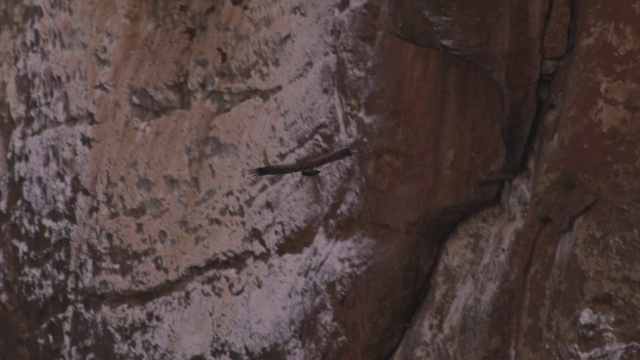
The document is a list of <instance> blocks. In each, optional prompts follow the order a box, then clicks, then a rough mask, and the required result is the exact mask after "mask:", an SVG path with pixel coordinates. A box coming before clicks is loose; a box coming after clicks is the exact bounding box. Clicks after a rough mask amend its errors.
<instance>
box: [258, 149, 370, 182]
mask: <svg viewBox="0 0 640 360" xmlns="http://www.w3.org/2000/svg"><path fill="white" fill-rule="evenodd" d="M357 153H358V147H357V146H355V145H351V146H349V147H346V148H344V149H342V150H338V151H334V152H331V153H327V154H322V155H319V156H315V157H311V158H307V159H304V160H300V161H298V162H295V163H293V164H283V165H271V166H265V167H259V168H255V169H251V170H249V173H250V174H251V175H253V176H255V177H258V176H262V175H284V174H290V173H295V172H301V173H302V175H304V176H316V175H318V174H319V173H320V170H317V169H316V168H317V167H320V166H322V165H325V164H328V163H330V162H333V161H338V160H340V159H344V158H346V157H348V156H351V155H356V154H357Z"/></svg>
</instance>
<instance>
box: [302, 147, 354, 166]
mask: <svg viewBox="0 0 640 360" xmlns="http://www.w3.org/2000/svg"><path fill="white" fill-rule="evenodd" d="M357 153H358V147H357V146H356V145H351V146H349V147H346V148H344V149H342V150H338V151H335V152H332V153H328V154H324V155H320V156H316V157H314V158H311V159H307V160H306V161H304V164H303V166H302V167H303V168H305V169H306V168H315V167H318V166H322V165H324V164H328V163H330V162H332V161H337V160H340V159H344V158H346V157H348V156H351V155H356V154H357Z"/></svg>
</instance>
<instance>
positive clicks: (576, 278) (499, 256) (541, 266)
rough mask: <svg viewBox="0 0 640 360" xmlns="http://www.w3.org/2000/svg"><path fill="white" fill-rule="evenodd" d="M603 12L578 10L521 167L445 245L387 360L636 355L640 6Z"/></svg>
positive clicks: (596, 7) (639, 348) (600, 5)
mask: <svg viewBox="0 0 640 360" xmlns="http://www.w3.org/2000/svg"><path fill="white" fill-rule="evenodd" d="M609 5H610V3H607V2H604V1H596V2H591V3H589V4H586V3H584V4H582V3H581V5H580V6H577V7H576V9H577V12H576V13H575V14H574V15H573V16H574V18H573V19H572V20H571V21H573V22H575V26H576V28H575V36H576V37H575V39H573V42H574V44H575V46H574V48H573V49H572V51H571V52H569V53H568V55H567V57H565V58H564V60H562V61H560V64H559V67H558V71H557V72H556V73H555V75H554V77H553V80H552V84H551V87H550V89H549V91H550V94H549V96H548V97H547V98H546V99H545V102H544V103H542V104H541V108H540V109H541V112H540V119H539V120H538V121H539V124H538V127H537V132H536V134H537V137H536V140H535V143H534V144H532V147H531V149H532V150H531V152H530V153H529V155H528V159H527V163H528V165H527V167H526V168H525V169H524V171H523V172H522V174H520V175H518V176H517V177H516V178H515V179H514V180H512V181H511V182H510V185H509V186H508V187H506V188H505V190H504V192H503V194H502V200H501V201H502V203H501V205H500V206H496V207H494V208H490V209H487V210H483V211H482V212H480V213H478V214H476V215H474V216H473V217H470V218H469V219H468V220H467V221H465V222H464V223H463V224H462V225H461V226H460V227H459V228H458V229H457V230H456V232H454V233H453V235H452V236H451V237H450V238H449V239H448V240H447V242H446V245H445V248H444V251H443V255H442V256H441V258H440V259H439V263H438V265H437V267H436V269H435V270H434V272H433V275H432V277H431V280H430V281H431V282H430V289H433V290H432V291H430V292H429V294H428V295H427V298H426V300H425V302H424V303H423V304H422V306H421V308H420V310H419V315H418V316H417V318H416V319H415V321H416V323H415V324H416V325H415V326H413V327H412V328H411V329H410V330H409V331H408V333H407V335H406V336H405V337H404V339H403V343H402V344H401V346H400V347H399V350H398V351H397V352H396V355H395V358H396V359H415V358H438V359H450V358H455V359H457V358H492V359H497V358H500V359H503V358H511V359H521V358H522V359H550V358H566V359H569V358H571V359H573V358H583V359H584V358H607V359H609V358H611V359H613V358H625V359H627V358H629V359H631V358H636V357H637V356H638V354H640V344H639V343H638V341H637V339H638V328H637V324H638V323H639V322H640V318H639V316H638V313H637V311H635V310H632V309H637V308H638V307H639V306H640V299H638V297H637V296H636V294H637V293H638V291H639V290H640V289H638V283H639V282H638V280H640V272H639V271H638V267H637V266H636V261H635V258H636V257H637V254H638V252H639V251H640V247H638V241H637V233H638V227H637V224H638V223H640V219H639V218H638V214H639V213H640V212H639V210H640V209H638V205H637V204H638V199H637V196H636V194H637V193H638V186H639V184H638V181H637V175H638V174H639V173H640V168H639V167H638V164H640V161H639V159H638V154H637V152H636V151H634V150H632V149H635V148H636V147H637V144H638V139H639V138H640V137H639V136H638V134H639V133H640V127H639V126H638V122H637V121H633V120H634V119H636V118H637V112H635V111H633V110H632V109H633V107H632V106H625V104H629V103H632V102H633V100H629V99H630V98H633V96H634V95H633V94H635V92H637V89H638V83H637V81H635V80H630V79H639V78H640V66H638V63H637V62H636V61H632V60H631V59H634V58H637V57H638V56H640V53H639V51H640V47H639V46H638V43H637V42H635V40H632V39H636V38H637V31H636V27H635V26H634V24H636V23H637V21H638V19H639V18H640V10H639V9H637V7H634V6H631V4H630V3H628V4H626V5H625V6H621V7H617V8H615V9H614V8H612V7H610V6H609Z"/></svg>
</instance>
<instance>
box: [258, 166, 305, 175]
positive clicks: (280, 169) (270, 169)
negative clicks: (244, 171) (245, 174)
mask: <svg viewBox="0 0 640 360" xmlns="http://www.w3.org/2000/svg"><path fill="white" fill-rule="evenodd" d="M304 169H305V168H304V167H303V166H301V165H299V164H284V165H271V166H265V167H259V168H255V169H251V170H249V173H250V174H251V175H253V176H255V177H258V176H262V175H283V174H290V173H294V172H298V171H302V170H304Z"/></svg>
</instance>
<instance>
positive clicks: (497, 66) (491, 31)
mask: <svg viewBox="0 0 640 360" xmlns="http://www.w3.org/2000/svg"><path fill="white" fill-rule="evenodd" d="M548 7H549V1H548V0H543V1H527V2H513V1H508V0H493V1H482V2H480V1H467V0H456V1H436V0H433V1H409V0H394V1H390V2H389V13H390V18H391V31H392V32H393V33H394V34H396V35H397V36H399V37H400V38H402V39H404V40H407V41H409V42H412V43H414V44H418V45H420V46H425V47H429V48H434V49H441V50H442V51H445V52H447V53H449V54H453V55H456V56H458V57H460V58H461V59H463V60H466V61H469V62H471V63H472V64H473V65H475V66H477V67H478V68H479V69H478V71H481V72H486V73H487V75H488V77H489V78H492V79H493V80H494V81H495V82H496V85H497V86H492V87H491V88H487V89H485V90H484V91H493V92H495V93H496V95H497V96H501V97H502V109H501V115H500V116H499V117H497V118H496V119H494V121H495V122H496V124H497V125H498V126H499V127H500V130H501V137H502V143H503V147H504V152H505V155H506V157H505V159H504V162H503V164H501V165H502V166H501V167H500V172H499V173H508V174H511V173H514V172H515V171H516V170H517V169H518V166H519V164H520V161H521V157H522V154H523V152H524V149H525V144H526V142H527V137H528V135H529V130H530V127H531V124H532V122H533V117H534V115H535V112H536V108H535V95H536V88H537V86H538V78H539V73H540V55H541V54H540V50H541V47H542V39H541V38H540V34H541V33H542V32H543V30H544V25H545V16H546V12H547V11H548Z"/></svg>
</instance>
